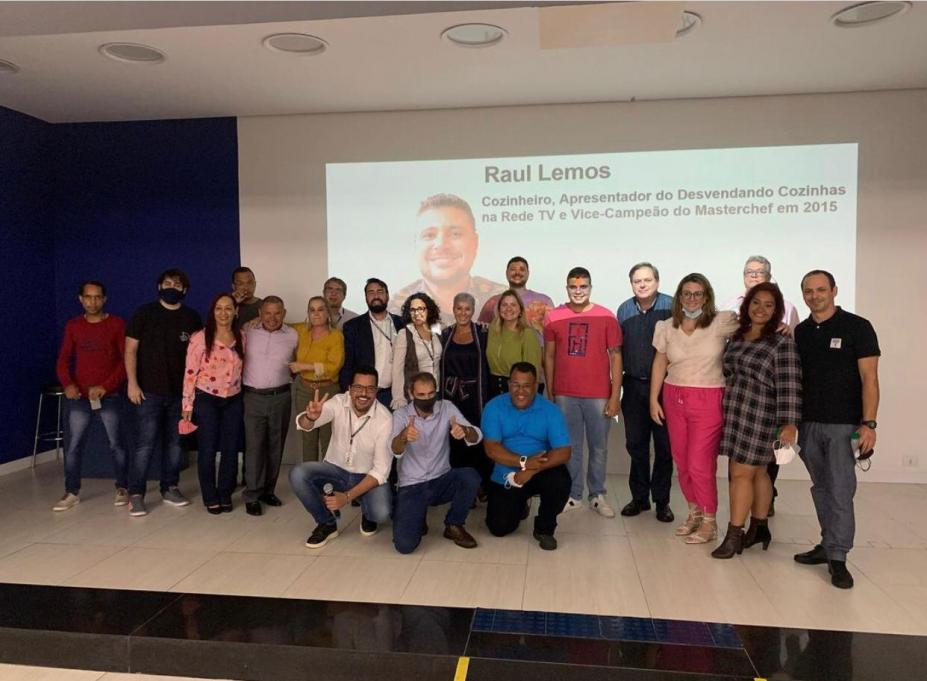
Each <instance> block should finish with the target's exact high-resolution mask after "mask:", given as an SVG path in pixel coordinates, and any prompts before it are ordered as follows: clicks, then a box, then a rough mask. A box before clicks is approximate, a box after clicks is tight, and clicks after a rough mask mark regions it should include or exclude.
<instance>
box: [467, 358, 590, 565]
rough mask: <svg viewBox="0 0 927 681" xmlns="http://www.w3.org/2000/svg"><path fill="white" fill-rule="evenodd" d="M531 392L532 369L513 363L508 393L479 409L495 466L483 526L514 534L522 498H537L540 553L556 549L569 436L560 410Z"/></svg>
mask: <svg viewBox="0 0 927 681" xmlns="http://www.w3.org/2000/svg"><path fill="white" fill-rule="evenodd" d="M537 391H538V375H537V369H536V368H535V367H534V365H533V364H531V363H530V362H516V363H515V364H513V365H512V370H511V373H510V374H509V394H508V395H499V396H498V397H496V398H494V399H493V400H491V401H490V402H489V404H487V405H486V408H485V409H484V410H483V418H482V421H481V422H480V424H481V427H482V429H483V436H484V440H483V446H484V447H485V449H486V454H487V455H488V456H489V458H490V459H492V460H493V461H495V464H496V465H495V466H494V467H493V472H492V478H491V482H490V484H489V505H488V507H487V509H486V525H487V526H488V527H489V531H490V532H492V533H493V534H494V535H495V536H497V537H503V536H505V535H507V534H510V533H511V532H514V531H515V530H516V529H517V528H518V525H519V523H520V522H521V521H522V519H523V518H525V517H527V511H528V508H527V503H528V499H530V498H531V497H532V496H534V495H538V496H540V497H541V505H540V508H539V509H538V514H537V517H536V518H535V519H534V538H535V539H537V540H538V543H539V544H540V546H541V548H542V549H544V550H546V551H552V550H554V549H556V548H557V540H556V539H555V538H554V530H556V529H557V515H558V514H559V513H560V512H561V511H562V510H563V507H564V504H566V500H567V498H568V497H569V496H570V485H571V484H572V479H571V478H570V473H569V471H567V468H566V466H565V465H564V464H566V462H567V461H569V459H570V451H571V450H570V431H569V429H568V428H567V425H566V420H564V418H563V413H562V412H561V411H560V409H559V408H558V407H557V406H556V405H555V404H553V403H552V402H550V401H548V400H547V399H545V398H544V397H543V396H541V395H538V394H537Z"/></svg>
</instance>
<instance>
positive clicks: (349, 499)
mask: <svg viewBox="0 0 927 681" xmlns="http://www.w3.org/2000/svg"><path fill="white" fill-rule="evenodd" d="M344 497H345V499H347V500H348V501H351V490H348V491H346V492H345V493H344Z"/></svg>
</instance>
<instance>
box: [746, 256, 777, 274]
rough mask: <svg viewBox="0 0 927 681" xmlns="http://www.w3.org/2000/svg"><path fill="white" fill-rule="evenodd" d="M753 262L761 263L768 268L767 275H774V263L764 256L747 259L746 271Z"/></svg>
mask: <svg viewBox="0 0 927 681" xmlns="http://www.w3.org/2000/svg"><path fill="white" fill-rule="evenodd" d="M751 262H758V263H760V264H761V265H762V266H763V267H764V268H766V274H772V263H771V262H769V260H767V259H766V258H764V257H763V256H762V255H751V256H750V257H749V258H747V261H746V262H745V263H744V270H746V269H747V265H749V264H750V263H751Z"/></svg>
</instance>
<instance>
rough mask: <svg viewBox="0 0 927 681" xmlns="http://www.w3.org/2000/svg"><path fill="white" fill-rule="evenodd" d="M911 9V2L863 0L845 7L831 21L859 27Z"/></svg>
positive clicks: (841, 24)
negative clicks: (868, 0)
mask: <svg viewBox="0 0 927 681" xmlns="http://www.w3.org/2000/svg"><path fill="white" fill-rule="evenodd" d="M909 9H911V3H910V2H894V1H893V2H861V3H859V4H858V5H850V6H849V7H844V8H843V9H842V10H840V11H839V12H837V13H836V14H834V16H832V17H831V18H830V21H831V23H832V24H833V25H834V26H838V27H839V28H857V27H859V26H870V25H871V24H874V23H876V22H878V21H884V20H885V19H888V18H889V17H893V16H895V15H896V14H903V13H904V12H907V11H908V10H909Z"/></svg>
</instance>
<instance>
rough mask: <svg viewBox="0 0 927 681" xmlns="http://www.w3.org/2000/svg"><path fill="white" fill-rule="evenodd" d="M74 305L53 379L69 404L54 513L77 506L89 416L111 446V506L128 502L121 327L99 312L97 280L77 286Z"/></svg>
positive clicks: (102, 300) (101, 290) (101, 293)
mask: <svg viewBox="0 0 927 681" xmlns="http://www.w3.org/2000/svg"><path fill="white" fill-rule="evenodd" d="M78 300H79V301H80V304H81V305H82V306H83V308H84V314H82V315H80V316H79V317H74V318H73V319H71V320H70V321H68V323H67V324H66V325H65V327H64V339H63V340H62V342H61V350H60V351H59V352H58V364H57V372H58V380H59V381H61V385H62V386H64V396H65V397H66V398H67V399H68V402H67V404H68V420H67V423H68V443H67V447H66V448H65V451H64V489H65V492H64V496H63V497H62V498H61V501H59V502H58V503H57V504H55V506H54V507H53V508H52V510H53V511H67V510H68V509H70V508H73V507H74V506H76V505H77V504H78V503H80V496H79V494H80V474H81V456H82V453H83V440H84V435H85V434H86V432H87V427H88V426H89V425H90V421H91V419H92V418H93V415H94V414H98V415H99V416H100V420H101V421H102V422H103V427H104V428H105V430H106V436H107V438H108V439H109V444H110V447H111V448H112V450H113V464H114V468H115V477H116V500H115V502H114V503H115V505H116V506H124V505H126V504H127V503H129V497H128V493H127V492H126V488H127V487H128V480H127V473H126V452H125V449H123V446H122V441H121V438H120V436H119V421H120V417H121V415H122V397H121V396H120V395H119V388H120V386H121V385H122V384H123V382H125V380H126V368H125V363H124V362H123V352H124V350H125V344H126V325H125V322H124V321H123V320H122V319H121V318H119V317H116V316H115V315H111V314H107V313H106V312H104V311H103V306H104V305H105V304H106V287H105V286H104V285H103V284H101V283H100V282H98V281H85V282H84V283H83V284H81V287H80V292H79V294H78Z"/></svg>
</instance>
